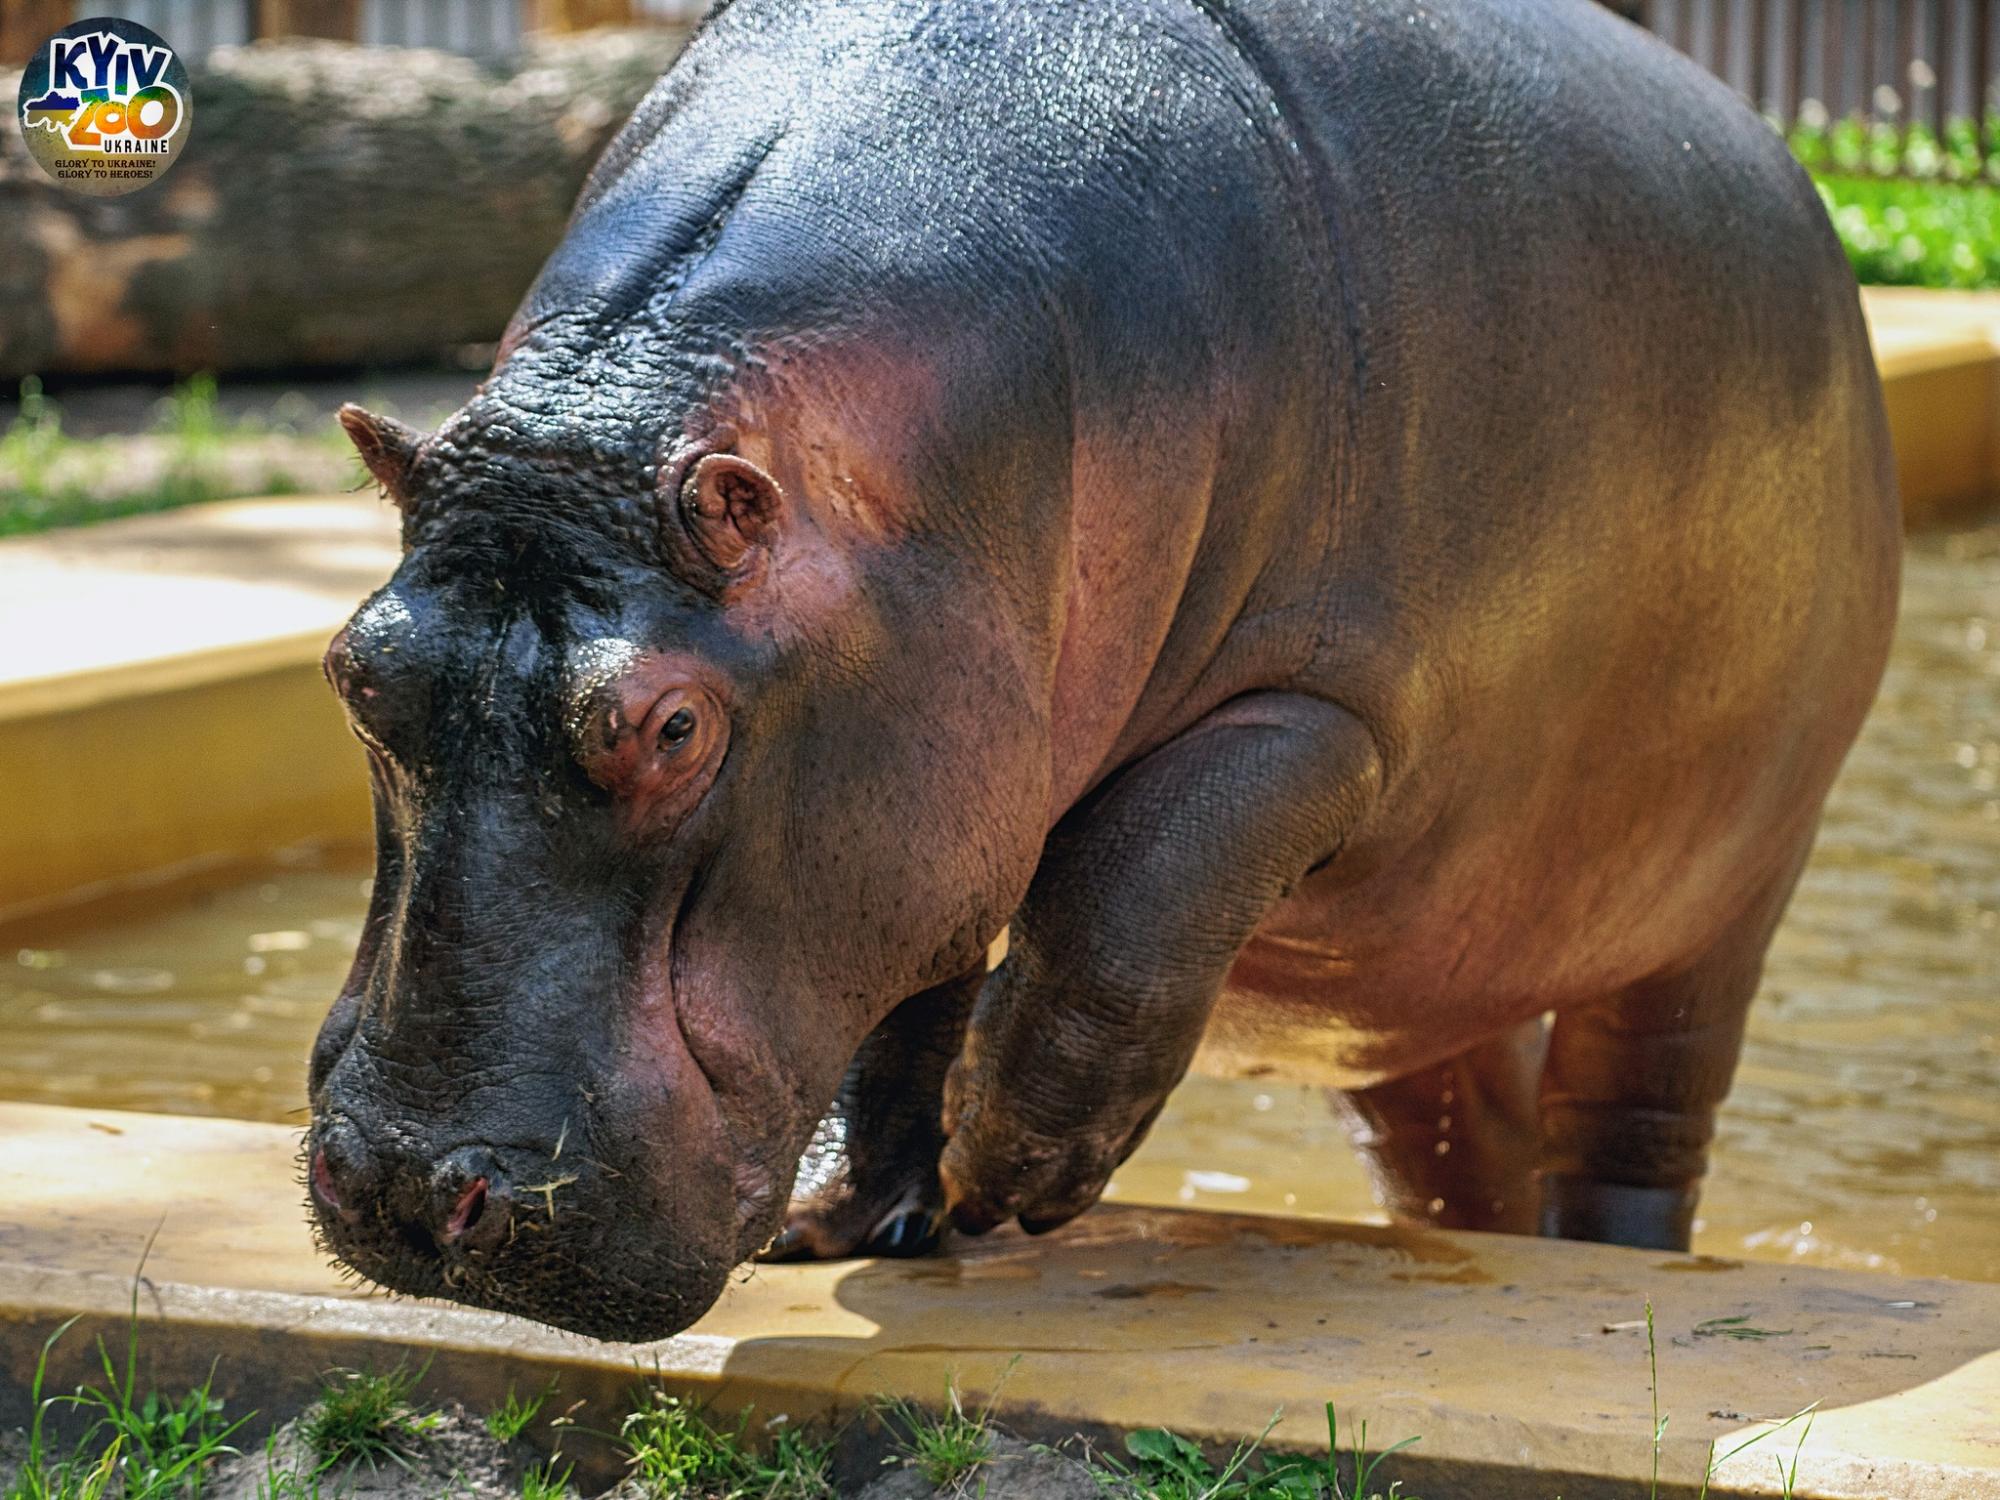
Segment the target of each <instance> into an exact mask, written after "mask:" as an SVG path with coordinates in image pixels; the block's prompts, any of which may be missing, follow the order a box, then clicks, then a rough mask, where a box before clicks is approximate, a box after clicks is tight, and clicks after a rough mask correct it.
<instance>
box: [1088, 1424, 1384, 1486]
mask: <svg viewBox="0 0 2000 1500" xmlns="http://www.w3.org/2000/svg"><path fill="white" fill-rule="evenodd" d="M1277 1424H1278V1418H1277V1416H1275V1415H1274V1416H1273V1417H1272V1418H1271V1420H1270V1421H1269V1422H1267V1423H1265V1424H1264V1430H1263V1431H1262V1432H1260V1433H1258V1434H1257V1436H1256V1438H1255V1439H1253V1440H1252V1441H1250V1442H1247V1443H1239V1444H1237V1445H1236V1448H1235V1449H1234V1451H1232V1452H1231V1454H1230V1455H1229V1458H1228V1459H1227V1460H1226V1461H1225V1462H1224V1463H1223V1465H1222V1467H1221V1468H1220V1469H1217V1468H1216V1467H1215V1466H1214V1465H1213V1464H1212V1463H1210V1462H1209V1459H1208V1456H1207V1455H1206V1454H1205V1453H1203V1452H1202V1450H1201V1449H1200V1447H1198V1446H1197V1445H1196V1444H1194V1443H1192V1442H1189V1441H1188V1440H1187V1439H1186V1438H1184V1437H1181V1436H1180V1435H1179V1434H1178V1433H1173V1432H1169V1431H1167V1430H1166V1429H1165V1428H1163V1427H1149V1428H1142V1429H1141V1430H1140V1431H1138V1432H1134V1433H1130V1434H1128V1435H1127V1437H1126V1439H1125V1451H1126V1453H1127V1454H1129V1455H1130V1456H1131V1457H1132V1459H1133V1460H1134V1462H1133V1463H1132V1464H1131V1465H1130V1466H1127V1465H1125V1464H1122V1463H1119V1462H1118V1461H1117V1460H1116V1459H1111V1458H1097V1459H1095V1460H1094V1461H1093V1463H1092V1465H1091V1469H1092V1473H1093V1475H1094V1476H1095V1477H1096V1478H1097V1480H1098V1483H1099V1484H1101V1485H1103V1486H1104V1487H1105V1488H1106V1489H1107V1490H1109V1491H1111V1492H1113V1493H1115V1494H1119V1495H1122V1496H1128V1497H1132V1500H1416V1497H1415V1496H1406V1495H1404V1494H1403V1487H1402V1481H1401V1480H1391V1481H1389V1482H1388V1487H1387V1488H1386V1489H1384V1488H1382V1487H1381V1482H1382V1479H1383V1477H1384V1476H1383V1475H1382V1472H1381V1470H1382V1465H1383V1463H1384V1461H1385V1460H1387V1459H1389V1458H1390V1457H1392V1456H1393V1455H1395V1454H1397V1453H1400V1452H1402V1450H1403V1449H1405V1448H1408V1447H1409V1446H1411V1445H1412V1444H1413V1443H1415V1442H1416V1441H1417V1439H1416V1438H1414V1437H1407V1438H1404V1439H1403V1440H1402V1441H1400V1442H1396V1443H1391V1444H1390V1445H1389V1446H1388V1447H1386V1448H1384V1449H1382V1451H1381V1452H1379V1453H1374V1454H1371V1453H1370V1452H1369V1451H1368V1424H1367V1423H1366V1422H1365V1421H1364V1422H1361V1423H1359V1424H1357V1426H1356V1428H1355V1442H1354V1447H1353V1452H1352V1465H1351V1472H1349V1471H1346V1470H1343V1466H1342V1464H1341V1454H1340V1416H1339V1413H1338V1412H1337V1411H1336V1410H1335V1408H1334V1405H1333V1403H1332V1402H1331V1401H1329V1402H1327V1404H1326V1442H1327V1453H1326V1457H1325V1458H1324V1459H1323V1460H1313V1459H1308V1458H1294V1457H1273V1458H1269V1459H1265V1458H1261V1457H1260V1456H1259V1454H1258V1450H1259V1449H1260V1448H1262V1447H1263V1444H1264V1439H1265V1438H1266V1437H1268V1436H1270V1433H1271V1429H1272V1428H1273V1427H1275V1426H1277Z"/></svg>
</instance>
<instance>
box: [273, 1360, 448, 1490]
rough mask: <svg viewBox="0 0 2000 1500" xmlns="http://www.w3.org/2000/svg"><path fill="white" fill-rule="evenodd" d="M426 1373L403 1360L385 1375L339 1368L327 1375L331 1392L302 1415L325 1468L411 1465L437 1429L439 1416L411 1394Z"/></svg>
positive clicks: (304, 1430)
mask: <svg viewBox="0 0 2000 1500" xmlns="http://www.w3.org/2000/svg"><path fill="white" fill-rule="evenodd" d="M423 1378H424V1371H423V1370H422V1369H418V1370H414V1371H412V1370H410V1369H408V1368H407V1367H406V1366H403V1365H398V1366H397V1367H396V1368H395V1369H393V1370H390V1371H388V1372H387V1373H384V1374H374V1373H368V1372H364V1371H361V1370H335V1371H333V1372H331V1373H330V1374H329V1375H328V1376H327V1379H326V1393H325V1395H323V1396H321V1397H320V1400H319V1404H318V1405H317V1406H315V1407H313V1409H312V1410H311V1411H309V1412H307V1413H306V1415H305V1417H304V1418H303V1419H302V1420H301V1424H300V1431H301V1435H302V1436H303V1437H304V1438H305V1440H306V1446H307V1447H308V1448H310V1449H311V1450H312V1451H313V1453H314V1454H316V1455H317V1456H318V1458H319V1460H320V1463H321V1465H322V1468H323V1469H325V1468H331V1467H333V1466H334V1465H335V1464H342V1463H351V1462H361V1463H366V1464H367V1465H368V1466H369V1467H370V1468H374V1467H377V1461H378V1460H380V1459H387V1460H389V1461H390V1462H391V1463H394V1464H398V1465H401V1466H402V1467H403V1468H408V1467H409V1456H410V1452H411V1450H412V1449H413V1448H415V1447H416V1445H417V1444H418V1443H420V1442H422V1441H423V1439H424V1438H425V1437H426V1436H427V1435H428V1434H430V1433H431V1432H433V1431H435V1430H436V1428H437V1426H438V1421H439V1418H438V1415H437V1413H435V1412H420V1411H418V1410H417V1408H416V1407H414V1406H413V1405H411V1403H410V1396H411V1394H412V1393H413V1392H414V1391H415V1390H416V1388H417V1386H418V1384H419V1383H420V1382H421V1381H422V1380H423Z"/></svg>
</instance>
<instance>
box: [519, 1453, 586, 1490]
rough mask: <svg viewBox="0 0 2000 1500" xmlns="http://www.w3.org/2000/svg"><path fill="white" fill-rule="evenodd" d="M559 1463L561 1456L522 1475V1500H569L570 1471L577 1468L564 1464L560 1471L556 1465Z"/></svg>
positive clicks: (537, 1465)
mask: <svg viewBox="0 0 2000 1500" xmlns="http://www.w3.org/2000/svg"><path fill="white" fill-rule="evenodd" d="M559 1462H561V1455H560V1454H558V1455H557V1456H556V1457H555V1458H551V1459H550V1460H549V1461H548V1462H547V1463H540V1464H536V1465H535V1466H534V1467H533V1468H531V1469H530V1470H528V1472H527V1473H526V1474H524V1475H522V1476H521V1500H569V1496H570V1494H571V1490H570V1487H569V1476H570V1471H571V1470H572V1469H573V1468H575V1467H576V1466H575V1465H574V1464H563V1466H562V1467H561V1468H560V1469H558V1468H557V1467H556V1465H557V1464H558V1463H559Z"/></svg>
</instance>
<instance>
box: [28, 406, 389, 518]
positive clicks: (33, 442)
mask: <svg viewBox="0 0 2000 1500" xmlns="http://www.w3.org/2000/svg"><path fill="white" fill-rule="evenodd" d="M20 396H21V400H20V407H19V409H18V410H17V412H16V413H15V415H14V418H13V420H12V421H11V422H10V423H8V425H7V427H6V429H5V431H0V537H4V536H21V535H26V534H28V533H30V532H37V531H48V530H53V529H55V528H57V527H66V526H83V525H88V524H90V523H92V522H95V521H108V520H114V519H116V518H118V517H121V516H134V515H147V514H150V513H152V512H155V511H162V510H172V509H175V508H177V507H179V506H183V505H198V504H201V503H202V502H204V501H208V500H223V499H228V498H231V497H232V496H237V495H245V494H259V495H281V494H291V493H295V492H296V491H297V490H298V488H299V484H298V481H297V479H296V478H295V477H294V476H293V475H292V474H291V473H290V472H288V471H287V470H286V469H285V468H284V467H282V466H280V465H267V466H264V467H260V468H253V469H251V470H250V471H249V472H247V473H246V472H244V466H243V465H242V464H236V465H230V464H227V463H225V462H224V460H225V459H226V458H227V456H228V451H229V446H230V444H231V443H232V442H234V441H235V440H237V439H239V438H251V437H267V436H271V435H272V434H270V433H268V432H266V431H265V430H264V429H262V428H260V427H258V426H256V425H255V424H251V423H246V422H233V421H231V420H229V419H228V418H226V417H225V416H224V415H223V414H222V412H221V409H220V406H219V405H218V403H217V400H216V388H215V381H214V379H213V377H211V376H207V375H197V376H195V377H194V378H193V379H191V380H188V381H185V382H183V383H182V384H180V385H177V386H175V387H173V388H172V389H171V390H170V391H168V392H167V394H166V395H165V396H164V397H163V398H162V399H161V400H160V402H159V404H158V408H157V411H156V413H155V417H154V422H153V429H152V436H154V437H155V438H157V439H159V440H161V441H162V442H163V443H164V445H165V456H164V461H163V462H160V463H158V464H156V465H154V466H150V467H149V471H148V477H147V478H146V480H145V482H144V483H143V484H139V485H136V486H135V485H133V484H132V482H131V479H130V477H129V474H128V473H127V470H128V469H129V467H130V466H129V464H128V462H127V461H126V459H127V456H128V455H129V453H130V449H129V447H128V446H127V444H126V440H125V439H121V438H115V437H113V438H78V437H73V436H71V435H70V434H69V433H67V432H65V431H64V429H63V414H62V408H61V406H60V405H59V404H58V403H56V402H55V401H53V400H51V399H50V398H49V397H48V395H47V394H46V393H45V392H44V391H43V389H42V383H41V381H39V380H38V379H36V378H35V377H34V376H32V375H30V376H29V377H27V378H26V379H25V380H23V381H22V382H21V387H20ZM306 436H307V439H308V440H309V441H310V442H313V443H315V444H321V445H324V446H325V447H326V448H327V450H328V452H329V454H332V453H336V452H344V451H345V443H344V441H343V440H342V439H341V437H340V434H339V431H338V429H337V428H335V427H333V426H331V425H328V426H327V427H325V428H324V429H323V430H321V431H318V432H314V433H310V434H307V435H306ZM357 472H358V471H357Z"/></svg>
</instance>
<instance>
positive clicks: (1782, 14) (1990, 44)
mask: <svg viewBox="0 0 2000 1500" xmlns="http://www.w3.org/2000/svg"><path fill="white" fill-rule="evenodd" d="M1639 19H1640V20H1641V22H1642V23H1643V24H1644V25H1646V26H1647V27H1649V28H1650V29H1651V30H1652V31H1654V32H1655V33H1657V34H1658V35H1659V36H1661V37H1663V38H1664V39H1666V40H1667V41H1668V42H1670V43H1672V44H1673V45H1674V46H1676V47H1678V48H1679V49H1680V50H1681V51H1683V52H1685V53H1687V54H1688V55H1689V56H1690V57H1692V58H1694V59H1695V61H1697V62H1699V63H1701V64H1702V65H1703V66H1704V67H1706V68H1708V69H1709V70H1710V71H1711V72H1713V73H1715V74H1717V75H1718V76H1720V77H1722V78H1724V79H1726V80H1727V81H1728V82H1729V83H1730V84H1731V85H1732V86H1734V87H1735V88H1736V89H1737V90H1738V91H1739V92H1741V93H1743V94H1744V95H1746V96H1747V97H1749V98H1750V99H1751V100H1752V101H1754V102H1755V103H1756V104H1757V105H1758V106H1759V108H1761V109H1762V110H1763V111H1764V112H1765V113H1766V114H1768V115H1770V116H1771V117H1772V118H1773V119H1775V120H1777V121H1778V122H1779V123H1780V124H1783V125H1787V126H1789V125H1793V124H1796V123H1800V122H1803V123H1805V124H1807V125H1823V124H1828V123H1832V122H1837V121H1841V120H1848V119H1855V120H1866V121H1868V122H1869V123H1870V124H1872V125H1878V126H1888V127H1895V128H1897V129H1902V128H1904V127H1910V126H1916V127H1920V130H1921V133H1928V134H1929V135H1930V136H1932V137H1935V138H1940V139H1942V138H1945V137H1947V136H1950V137H1952V138H1953V139H1954V140H1955V141H1956V142H1957V143H1958V149H1959V158H1960V161H1961V162H1962V161H1963V159H1964V158H1966V157H1968V156H1970V157H1971V158H1974V159H1976V161H1977V164H1978V167H1979V169H1980V170H1981V171H1984V170H1985V169H1986V168H1987V167H1988V165H1989V164H1990V163H1991V161H1992V159H1993V156H1994V154H1995V153H1994V146H1995V143H1994V141H1993V140H1992V139H1991V136H1992V129H1991V125H1992V123H1993V119H1994V114H1995V110H1994V104H1995V79H1994V76H1993V74H1994V65H1995V62H1996V60H2000V37H1996V35H1995V30H1996V26H2000V3H1996V0H1645V3H1644V4H1642V5H1641V6H1640V7H1639ZM1968 127H1969V128H1968ZM1879 134H1880V133H1878V136H1879ZM1885 139H1886V138H1885ZM1922 160H1924V161H1927V162H1930V163H1931V164H1932V166H1933V167H1934V166H1935V153H1933V154H1931V155H1930V156H1928V157H1923V158H1922ZM1910 161H1911V158H1910V157H1909V156H1908V155H1907V154H1906V153H1904V152H1903V151H1901V150H1900V149H1899V148H1896V147H1891V146H1888V145H1884V146H1882V147H1880V148H1879V149H1877V150H1876V151H1874V152H1873V153H1872V154H1871V157H1870V165H1872V167H1873V168H1874V169H1876V170H1883V169H1888V170H1905V169H1909V164H1910Z"/></svg>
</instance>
